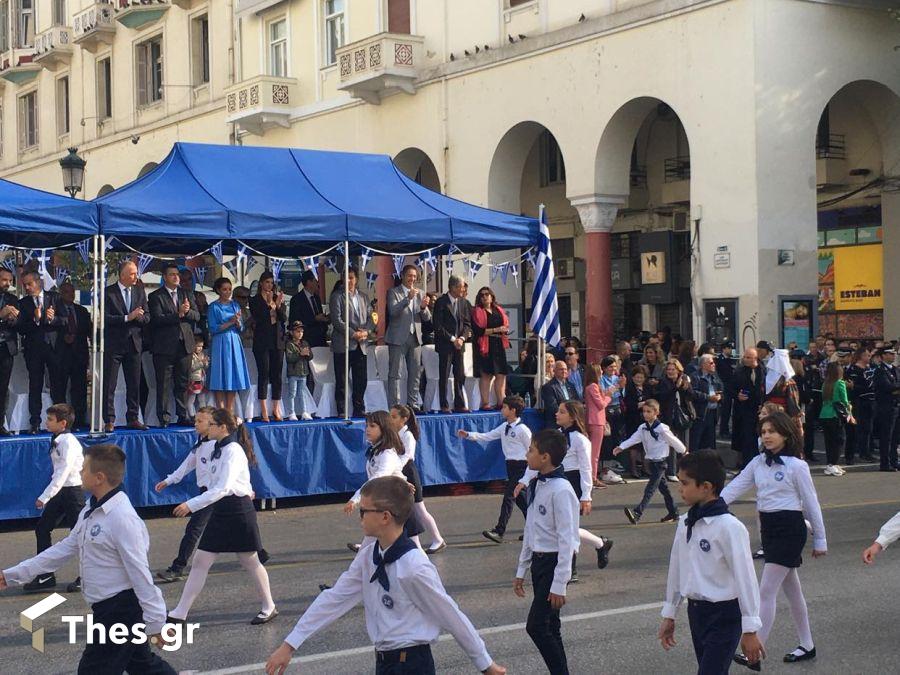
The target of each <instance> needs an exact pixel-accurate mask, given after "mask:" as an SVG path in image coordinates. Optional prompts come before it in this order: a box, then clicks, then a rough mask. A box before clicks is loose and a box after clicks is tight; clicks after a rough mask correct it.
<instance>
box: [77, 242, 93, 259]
mask: <svg viewBox="0 0 900 675" xmlns="http://www.w3.org/2000/svg"><path fill="white" fill-rule="evenodd" d="M90 244H91V240H90V239H82V240H81V241H79V242H78V243H77V244H76V245H75V248H76V249H77V250H78V255H80V256H81V262H83V263H84V264H85V265H86V264H87V262H88V257H89V256H88V246H90Z"/></svg>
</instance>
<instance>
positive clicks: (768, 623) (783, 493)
mask: <svg viewBox="0 0 900 675" xmlns="http://www.w3.org/2000/svg"><path fill="white" fill-rule="evenodd" d="M759 429H760V436H761V437H762V441H763V446H764V448H765V450H764V452H763V453H762V454H759V455H757V456H756V457H755V458H754V459H753V460H752V461H750V463H748V464H747V466H746V467H744V470H743V471H741V473H739V474H738V475H737V476H736V477H735V478H734V480H732V481H731V483H729V484H728V487H726V488H725V489H724V490H723V491H722V499H723V500H725V502H726V503H727V504H731V503H732V502H734V501H736V500H737V499H740V497H741V495H743V494H744V493H745V492H747V490H749V489H750V488H751V487H755V488H756V506H757V510H758V511H759V518H760V529H761V531H760V535H761V537H762V544H763V552H764V556H765V561H766V562H765V565H763V571H762V579H761V580H760V583H759V599H760V612H759V614H760V619H761V620H762V627H761V628H760V630H759V639H760V641H761V642H762V644H763V645H765V644H766V640H767V639H768V637H769V631H771V630H772V624H773V623H774V621H775V599H776V597H777V596H778V589H784V594H785V596H787V599H788V602H789V603H790V605H791V616H792V617H793V618H794V626H795V628H796V629H797V634H798V636H799V639H800V645H799V646H798V647H797V648H796V649H795V650H793V651H792V652H788V653H787V654H786V655H785V657H784V661H785V663H795V662H797V661H806V660H809V659H814V658H815V657H816V647H815V644H814V643H813V638H812V631H811V630H810V627H809V613H808V610H807V607H806V598H804V597H803V590H802V588H801V587H800V576H799V574H798V569H799V567H800V565H801V564H802V563H803V558H802V556H801V554H802V552H803V546H804V545H805V544H806V537H807V525H806V520H805V519H804V514H805V516H806V518H808V519H809V521H810V522H811V523H812V530H813V553H812V555H813V558H819V557H821V556H824V555H825V553H826V551H827V550H828V546H827V543H826V541H825V523H824V522H823V521H822V509H821V507H820V506H819V498H818V495H817V494H816V488H815V486H814V485H813V482H812V476H811V475H810V473H809V465H808V464H807V463H806V462H804V461H803V460H802V459H799V458H798V455H799V454H800V452H801V451H802V449H803V442H802V440H801V439H800V434H799V432H798V431H797V425H796V423H795V422H794V420H792V419H791V418H790V417H788V415H787V414H786V413H783V412H776V413H773V414H771V415H769V416H768V417H766V418H765V419H763V420H762V422H760V425H759ZM747 656H748V655H746V654H736V655H735V657H734V660H735V661H736V662H737V663H741V664H744V665H750V667H751V669H753V670H759V664H749V663H748V661H749V660H748V658H747Z"/></svg>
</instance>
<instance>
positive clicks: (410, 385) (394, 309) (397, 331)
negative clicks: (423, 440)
mask: <svg viewBox="0 0 900 675" xmlns="http://www.w3.org/2000/svg"><path fill="white" fill-rule="evenodd" d="M400 277H401V279H402V280H403V283H402V284H401V285H400V286H397V287H396V288H392V289H391V290H389V291H388V294H387V313H388V317H389V318H390V323H389V324H388V328H387V333H386V334H385V340H384V341H385V342H387V344H388V352H389V354H390V365H389V369H388V391H389V395H390V403H391V405H392V406H394V405H398V404H400V403H401V400H400V361H401V360H403V359H406V373H407V375H406V377H407V379H406V405H408V406H410V407H411V408H414V409H415V410H416V411H418V410H419V408H421V403H420V401H419V376H420V374H421V370H422V366H421V363H422V360H421V357H422V322H423V321H429V320H430V319H431V309H430V308H429V300H428V296H427V295H425V294H424V293H422V291H420V290H419V289H418V288H416V282H417V281H418V280H419V270H418V269H417V268H416V266H415V265H407V266H406V267H404V268H403V271H402V272H401V275H400Z"/></svg>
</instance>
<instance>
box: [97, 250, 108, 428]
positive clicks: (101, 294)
mask: <svg viewBox="0 0 900 675" xmlns="http://www.w3.org/2000/svg"><path fill="white" fill-rule="evenodd" d="M98 249H99V251H98V252H97V258H96V260H97V267H98V269H99V272H100V273H99V278H98V279H97V304H98V309H97V314H99V322H98V323H99V324H100V326H99V329H98V331H97V333H98V336H99V340H98V342H99V343H100V355H99V366H100V367H99V368H98V372H99V373H100V377H99V380H100V405H99V406H98V407H99V409H100V412H99V414H98V420H100V422H103V416H104V414H105V413H106V409H105V406H106V397H105V396H104V395H103V370H104V369H103V354H104V352H105V351H106V288H105V286H106V236H105V235H102V234H101V235H100V240H99V242H98ZM100 429H102V426H99V425H98V430H100Z"/></svg>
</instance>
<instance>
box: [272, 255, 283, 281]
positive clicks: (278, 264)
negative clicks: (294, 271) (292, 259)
mask: <svg viewBox="0 0 900 675" xmlns="http://www.w3.org/2000/svg"><path fill="white" fill-rule="evenodd" d="M282 267H284V258H272V276H274V277H275V283H276V284H277V283H278V281H279V279H281V268H282Z"/></svg>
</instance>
